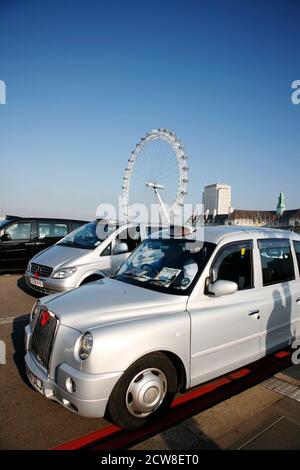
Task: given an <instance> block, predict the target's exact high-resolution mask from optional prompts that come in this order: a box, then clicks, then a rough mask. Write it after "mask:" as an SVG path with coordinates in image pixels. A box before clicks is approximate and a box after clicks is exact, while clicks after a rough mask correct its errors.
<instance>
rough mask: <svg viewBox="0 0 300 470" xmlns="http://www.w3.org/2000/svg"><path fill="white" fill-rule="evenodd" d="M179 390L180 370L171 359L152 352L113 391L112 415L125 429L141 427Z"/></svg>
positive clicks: (109, 415)
mask: <svg viewBox="0 0 300 470" xmlns="http://www.w3.org/2000/svg"><path fill="white" fill-rule="evenodd" d="M176 391H177V372H176V369H175V367H174V365H173V363H172V362H171V361H170V359H169V358H168V357H167V356H165V355H164V354H162V353H159V352H157V353H152V354H148V355H147V356H144V357H143V358H141V359H139V360H138V361H136V362H135V363H134V364H132V365H131V366H130V367H129V368H128V369H127V371H125V372H124V374H123V375H122V377H121V378H120V379H119V381H118V382H117V384H116V385H115V388H114V389H113V391H112V394H111V396H110V399H109V402H108V410H107V412H108V417H109V418H110V419H111V420H112V421H113V422H114V423H115V424H117V425H118V426H120V427H122V428H125V429H136V428H140V427H142V426H144V425H146V424H148V423H149V422H151V421H152V420H153V419H156V418H157V417H158V416H159V415H161V414H163V413H164V412H165V411H166V410H167V409H168V408H169V407H170V405H171V403H172V401H173V399H174V396H175V393H176Z"/></svg>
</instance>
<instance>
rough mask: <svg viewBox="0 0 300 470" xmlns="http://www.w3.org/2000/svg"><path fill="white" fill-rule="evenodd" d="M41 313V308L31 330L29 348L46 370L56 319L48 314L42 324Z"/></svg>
mask: <svg viewBox="0 0 300 470" xmlns="http://www.w3.org/2000/svg"><path fill="white" fill-rule="evenodd" d="M42 313H43V309H42V310H41V311H40V313H39V316H38V318H37V321H36V324H35V327H34V330H33V334H32V339H31V346H30V350H31V351H32V352H33V353H34V355H35V356H36V358H37V359H38V361H39V362H40V363H41V364H42V365H43V366H44V367H45V368H46V369H47V370H48V367H49V362H50V356H51V351H52V345H53V340H54V335H55V331H56V326H57V320H56V318H55V317H54V316H53V315H50V317H49V320H48V321H47V323H46V324H43V322H42V317H41V316H42Z"/></svg>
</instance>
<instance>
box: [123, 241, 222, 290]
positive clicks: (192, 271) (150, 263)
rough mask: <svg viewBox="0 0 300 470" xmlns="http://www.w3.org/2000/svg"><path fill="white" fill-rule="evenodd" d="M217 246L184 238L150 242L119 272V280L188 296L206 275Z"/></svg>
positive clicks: (139, 248) (146, 242)
mask: <svg viewBox="0 0 300 470" xmlns="http://www.w3.org/2000/svg"><path fill="white" fill-rule="evenodd" d="M214 249H215V245H214V244H213V243H207V242H201V241H190V240H184V239H172V238H170V239H167V240H166V239H147V240H145V241H144V242H142V243H141V244H140V245H139V247H138V248H136V250H135V251H134V252H133V253H132V255H131V256H130V257H129V258H128V259H127V260H126V261H125V263H124V264H123V265H122V267H121V268H120V269H119V271H118V273H117V275H116V276H115V278H116V279H118V280H121V281H124V282H129V283H133V284H139V285H141V286H142V287H145V288H150V289H153V290H159V291H163V292H169V293H175V294H184V295H187V294H188V291H189V290H190V289H191V287H192V286H193V285H194V281H196V280H197V279H198V277H199V275H200V274H201V273H202V271H203V269H204V267H205V265H206V263H207V261H208V259H209V258H210V256H211V254H212V252H213V250H214Z"/></svg>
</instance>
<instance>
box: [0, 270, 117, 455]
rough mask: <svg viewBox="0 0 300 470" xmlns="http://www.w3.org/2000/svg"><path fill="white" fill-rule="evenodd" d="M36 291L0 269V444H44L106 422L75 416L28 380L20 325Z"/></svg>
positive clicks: (31, 446) (39, 446)
mask: <svg viewBox="0 0 300 470" xmlns="http://www.w3.org/2000/svg"><path fill="white" fill-rule="evenodd" d="M37 296H38V295H36V294H34V293H32V292H30V291H29V290H28V289H27V288H26V285H25V283H24V278H23V276H21V275H15V274H13V275H0V340H2V341H4V342H5V344H6V364H5V365H3V364H0V449H49V448H51V447H54V446H57V445H59V444H61V443H63V442H66V441H68V440H70V439H74V438H76V437H80V436H82V435H84V434H86V433H88V432H91V431H94V430H96V429H99V428H101V427H103V426H106V425H107V424H108V422H107V421H105V420H102V419H87V418H82V417H80V416H77V415H75V414H73V413H71V412H70V411H68V410H65V409H64V408H63V407H62V406H60V405H58V404H57V403H55V402H52V401H50V400H47V399H46V398H44V397H43V396H42V395H40V394H39V393H38V392H36V391H35V390H34V389H33V388H32V387H31V385H30V384H29V382H28V380H27V378H26V374H25V369H24V354H25V350H24V341H23V338H24V328H25V325H26V323H27V322H28V319H29V313H30V311H31V308H32V306H33V304H34V302H35V300H36V299H35V297H37Z"/></svg>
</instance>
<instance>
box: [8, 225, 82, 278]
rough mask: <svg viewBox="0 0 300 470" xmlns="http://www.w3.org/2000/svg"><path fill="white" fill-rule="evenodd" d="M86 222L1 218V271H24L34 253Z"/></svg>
mask: <svg viewBox="0 0 300 470" xmlns="http://www.w3.org/2000/svg"><path fill="white" fill-rule="evenodd" d="M85 223H86V221H83V220H68V219H48V218H36V217H34V218H31V217H30V218H27V217H26V218H25V217H9V218H6V219H5V220H0V272H2V273H3V272H11V271H24V270H25V268H26V266H27V263H28V261H29V260H30V259H31V258H32V257H33V256H34V255H36V254H37V253H39V252H40V251H42V250H44V249H45V248H47V247H48V246H51V245H53V244H54V243H56V242H58V241H59V240H60V239H61V238H63V237H64V236H65V235H67V234H68V233H69V232H72V231H73V230H75V229H76V228H78V227H80V226H81V225H83V224H85Z"/></svg>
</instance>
